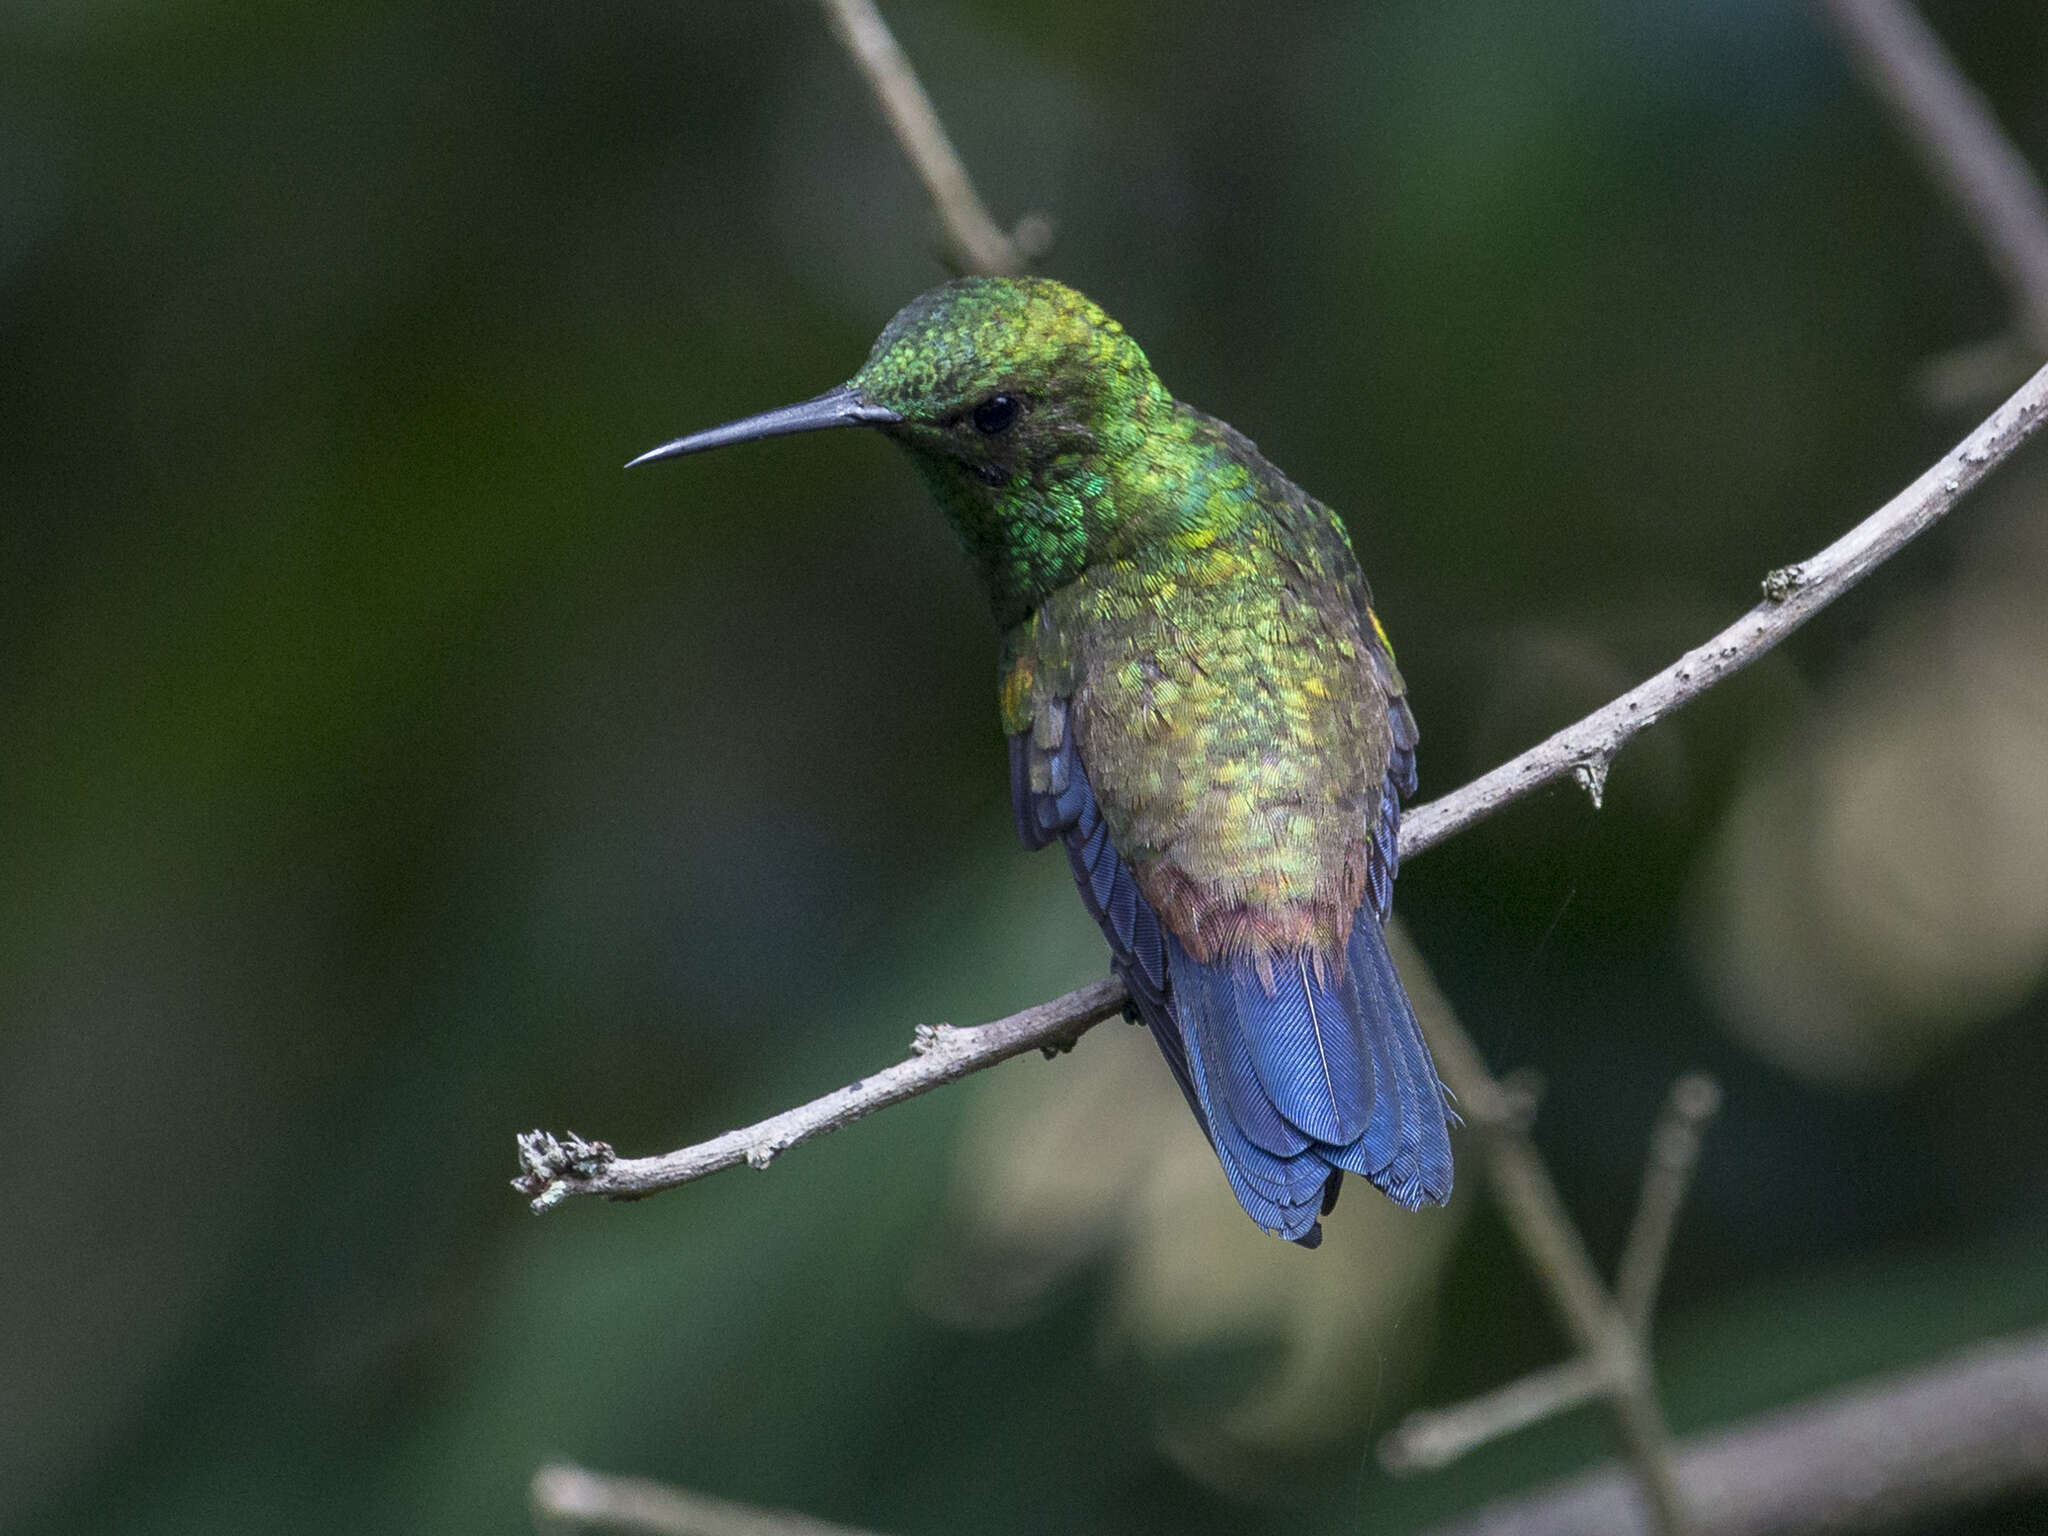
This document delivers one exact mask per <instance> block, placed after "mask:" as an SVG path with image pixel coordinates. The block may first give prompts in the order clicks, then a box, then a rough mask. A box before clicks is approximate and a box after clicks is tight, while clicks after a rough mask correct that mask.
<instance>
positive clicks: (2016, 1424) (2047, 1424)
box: [1432, 1333, 2048, 1536]
mask: <svg viewBox="0 0 2048 1536" xmlns="http://www.w3.org/2000/svg"><path fill="white" fill-rule="evenodd" d="M1677 1451H1678V1459H1677V1466H1678V1481H1679V1486H1680V1487H1681V1488H1682V1489H1683V1491H1684V1494H1685V1497H1686V1500H1687V1503H1688V1507H1689V1509H1690V1511H1691V1513H1692V1515H1693V1518H1694V1520H1695V1521H1696V1522H1697V1524H1696V1529H1697V1531H1698V1533H1699V1536H1838V1533H1845V1532H1854V1531H1878V1530H1894V1529H1898V1528H1901V1527H1912V1526H1914V1525H1915V1523H1916V1522H1932V1521H1938V1520H1942V1519H1952V1518H1955V1517H1958V1516H1961V1515H1963V1514H1965V1513H1966V1512H1968V1511H1970V1510H1973V1509H1981V1508H1983V1507H1984V1506H1986V1505H1990V1504H1995V1503H1996V1502H1997V1501H1999V1500H2001V1499H2009V1498H2012V1497H2014V1496H2015V1495H2019V1494H2023V1493H2027V1492H2030V1491H2033V1490H2038V1489H2041V1488H2044V1487H2048V1333H2031V1334H2025V1335H2020V1336H2016V1337H2013V1338H2007V1339H2000V1340H1996V1341H1994V1342H1991V1343H1988V1344H1983V1345H1980V1346H1977V1347H1974V1348H1972V1349H1969V1350H1967V1351H1964V1352H1962V1353H1960V1354H1958V1355H1956V1356H1955V1357H1953V1358H1951V1359H1949V1360H1945V1361H1942V1362H1941V1363H1939V1364H1937V1365H1934V1366H1930V1367H1928V1368H1926V1369H1924V1370H1918V1371H1913V1372H1909V1373H1905V1374H1902V1375H1899V1376H1897V1377H1894V1378H1892V1379H1889V1380H1884V1381H1873V1382H1864V1383H1859V1384H1858V1385H1856V1386H1854V1387H1851V1388H1848V1389H1847V1390H1844V1391H1840V1392H1832V1393H1829V1394H1827V1395H1825V1396H1823V1397H1820V1398H1817V1399H1815V1400H1814V1401H1812V1402H1808V1403H1802V1404H1799V1405H1797V1406H1795V1407H1792V1408H1788V1409H1785V1410H1782V1411H1780V1412H1777V1413H1772V1414H1769V1415H1766V1416H1764V1417H1762V1418H1760V1419H1758V1420H1756V1421H1754V1422H1751V1423H1746V1424H1742V1425H1739V1426H1737V1427H1735V1428H1734V1429H1729V1430H1722V1431H1719V1432H1717V1433H1714V1434H1708V1435H1699V1436H1696V1437H1694V1438H1691V1439H1688V1440H1685V1441H1682V1442H1680V1444H1679V1446H1678V1448H1677ZM1632 1481H1633V1479H1632V1476H1631V1475H1630V1474H1628V1473H1623V1472H1621V1471H1618V1470H1608V1471H1601V1472H1595V1473H1593V1474H1591V1475H1589V1476H1586V1477H1583V1478H1579V1479H1577V1480H1575V1481H1573V1482H1571V1483H1569V1484H1566V1485H1565V1486H1563V1487H1561V1488H1558V1489H1555V1490H1552V1491H1549V1492H1545V1493H1541V1494H1538V1495H1536V1496H1535V1497H1533V1498H1526V1499H1514V1500H1509V1501H1504V1502H1502V1503H1499V1504H1495V1505H1491V1506H1489V1507H1488V1508H1486V1509H1483V1510H1481V1511H1479V1512H1478V1513H1477V1514H1475V1515H1473V1516H1472V1517H1471V1518H1469V1519H1464V1520H1458V1521H1454V1522H1452V1523H1450V1524H1448V1525H1444V1526H1441V1527H1439V1528H1438V1529H1437V1530H1436V1531H1435V1532H1433V1533H1432V1536H1594V1533H1598V1536H1646V1533H1648V1532H1651V1531H1653V1530H1654V1529H1655V1527H1654V1526H1652V1525H1651V1524H1649V1523H1648V1522H1646V1521H1645V1520H1644V1518H1643V1516H1642V1513H1641V1512H1640V1510H1639V1509H1638V1508H1637V1506H1636V1504H1635V1501H1634V1498H1633V1497H1632V1494H1633V1489H1632V1487H1631V1483H1632ZM2012 1529H2018V1527H2012Z"/></svg>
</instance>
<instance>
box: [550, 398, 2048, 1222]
mask: <svg viewBox="0 0 2048 1536" xmlns="http://www.w3.org/2000/svg"><path fill="white" fill-rule="evenodd" d="M2044 410H2048V368H2044V369H2042V370H2041V371H2040V372H2038V373H2036V374H2035V375H2034V376H2033V377H2032V378H2031V379H2029V380H2028V381H2027V382H2026V383H2025V384H2024V385H2022V386H2021V387H2020V389H2019V392H2018V393H2016V394H2015V395H2013V397H2012V398H2011V399H2010V400H2008V401H2006V402H2005V404H2003V405H2001V406H2000V407H1999V408H1998V409H1997V410H1996V411H1994V412H1992V413H1991V415H1990V416H1989V417H1988V418H1986V420H1985V421H1984V422H1983V424H1982V425H1980V426H1979V427H1978V428H1977V429H1976V430H1975V431H1974V432H1972V433H1970V435H1969V436H1968V437H1966V438H1964V439H1963V440H1962V442H1960V443H1959V444H1957V445H1956V447H1955V448H1953V449H1952V450H1950V451H1949V452H1948V453H1946V454H1944V455H1943V456H1942V458H1941V459H1940V461H1939V462H1937V463H1936V464H1935V465H1934V467H1933V468H1931V469H1929V470H1928V471H1927V472H1926V473H1925V474H1923V475H1921V476H1920V478H1919V479H1917V480H1915V481H1914V482H1913V483H1912V484H1911V485H1910V486H1908V487H1907V488H1906V489H1905V490H1903V491H1901V492H1900V493H1899V494H1898V495H1897V496H1895V497H1893V498H1892V499H1891V500H1890V501H1888V502H1886V503H1885V505H1884V506H1883V507H1881V508H1879V509H1878V510H1877V511H1876V512H1874V513H1872V514H1871V515H1870V516H1869V517H1867V518H1865V519H1864V520H1863V521H1862V522H1860V523H1858V524H1857V525H1856V526H1855V527H1854V528H1852V529H1850V530H1849V532H1848V533H1846V534H1844V535H1843V536H1842V537H1841V538H1839V539H1837V540H1836V541H1835V542H1834V543H1832V544H1830V545H1829V546H1828V547H1827V548H1826V549H1824V550H1822V551H1821V552H1820V553H1819V554H1817V555H1815V556H1814V557H1813V558H1812V559H1811V560H1808V561H1806V562H1804V563H1803V564H1800V565H1794V566H1787V567H1785V568H1783V569H1781V570H1777V571H1773V572H1772V573H1771V574H1770V576H1768V577H1767V578H1766V579H1765V583H1764V587H1765V593H1766V596H1765V599H1764V601H1763V602H1761V603H1760V604H1758V605H1757V606H1756V607H1755V608H1753V609H1751V610H1750V611H1749V612H1748V613H1746V614H1744V615H1743V616H1742V617H1741V618H1740V619H1738V620H1737V621H1736V622H1735V623H1734V624H1732V625H1730V626H1729V627H1728V628H1727V629H1725V630H1723V631H1722V632H1721V633H1720V634H1718V635H1716V636H1715V637H1714V638H1713V639H1711V640H1709V641H1708V642H1707V643H1706V644H1705V645H1702V646H1698V647H1695V648H1694V649H1693V650H1690V651H1687V652H1686V653H1685V654H1684V655H1683V656H1681V657H1679V658H1678V660H1677V661H1675V662H1673V663H1672V664H1671V665H1670V666H1668V667H1666V668H1665V669H1664V670H1663V671H1661V672H1659V673H1658V674H1657V675H1656V676H1654V677H1652V678H1651V679H1649V681H1647V682H1645V683H1643V684H1641V685H1640V686H1638V687H1636V688H1633V689H1631V690H1629V692H1627V693H1625V694H1623V695H1622V696H1621V697H1620V698H1618V699H1616V700H1615V701H1614V702H1613V703H1611V704H1608V705H1606V706H1605V707H1603V708H1601V709H1598V710H1595V711H1594V712H1593V713H1592V714H1590V715H1588V716H1587V717H1586V718H1585V719H1583V720H1581V721H1579V722H1578V723H1577V724H1576V725H1571V726H1567V727H1566V728H1565V729H1564V730H1562V731H1559V732H1558V733H1557V734H1556V735H1554V736H1552V737H1551V738H1550V739H1549V740H1547V741H1544V742H1542V743H1540V744H1538V745H1537V746H1535V747H1532V748H1530V749H1529V750H1528V751H1527V752H1524V753H1523V754H1522V755H1521V756H1519V757H1517V758H1514V759H1512V760H1511V761H1509V762H1507V763H1504V764H1502V765H1501V766H1500V767H1498V768H1496V769H1494V770H1493V771H1492V772H1491V773H1488V774H1485V775H1483V776H1482V777H1480V778H1477V779H1474V780H1473V781H1472V782H1471V783H1469V784H1467V785H1465V786H1464V787H1463V788H1462V789H1458V790H1454V791H1452V792H1451V793H1450V794H1448V795H1446V796H1444V797H1443V798H1442V799H1441V800H1433V801H1431V802H1429V803H1428V804H1427V805H1422V806H1418V807H1416V808H1414V809H1412V810H1410V811H1409V812H1408V813H1407V814H1406V816H1405V817H1404V818H1403V819H1402V825H1401V854H1402V857H1404V858H1412V857H1414V856H1415V855H1416V854H1418V853H1421V852H1422V851H1423V850H1425V849H1428V848H1433V847H1435V846H1436V845H1437V844H1438V843H1440V842H1442V841H1443V840H1444V839H1445V838H1447V837H1449V836H1451V835H1452V834H1453V833H1456V832H1459V831H1462V830H1464V829H1465V828H1466V827H1469V826H1471V825H1472V824H1473V823H1474V822H1478V821H1482V820H1484V819H1485V818H1486V817H1488V816H1491V815H1493V814H1494V813H1495V812H1496V811H1499V810H1500V809H1502V808H1503V807H1505V806H1508V805H1511V804H1513V803H1514V802H1515V801H1517V800H1519V799H1521V798H1522V797H1523V796H1525V795H1528V794H1531V793H1533V792H1534V791H1535V790H1537V789H1539V788H1541V787H1543V786H1544V785H1547V784H1552V783H1555V782H1556V781H1558V780H1559V779H1562V778H1565V777H1567V776H1569V775H1571V774H1572V773H1574V771H1576V770H1578V769H1580V768H1582V767H1584V766H1586V765H1592V764H1597V765H1599V768H1600V772H1601V774H1602V776H1604V774H1605V771H1606V765H1607V764H1609V763H1611V762H1612V761H1613V758H1614V755H1615V754H1616V753H1617V752H1619V751H1620V750H1621V749H1622V747H1623V746H1624V745H1626V744H1627V743H1628V741H1629V740H1630V739H1631V738H1633V737H1634V736H1635V735H1636V733H1637V732H1639V731H1641V730H1643V729H1645V728H1646V727H1648V726H1649V725H1650V724H1652V723H1653V722H1655V721H1657V720H1660V719H1662V718H1663V717H1664V716H1666V715H1668V714H1670V713H1671V712H1672V711H1673V710H1676V709H1678V708H1680V707H1681V706H1682V705H1685V704H1687V703H1690V702H1691V701H1692V700H1693V699H1695V698H1697V697H1699V695H1701V694H1702V693H1705V692H1706V691H1707V690H1708V689H1709V688H1712V687H1714V686H1715V685H1716V684H1718V683H1720V682H1722V681H1724V680H1725V679H1727V678H1729V677H1731V676H1733V675H1734V674H1735V673H1736V672H1739V671H1740V670H1741V669H1742V668H1743V667H1745V666H1747V665H1749V663H1751V662H1752V661H1754V660H1756V659H1757V657H1759V656H1761V655H1763V654H1764V653H1765V652H1766V651H1768V650H1770V649H1771V648H1772V647H1773V646H1775V645H1777V644H1778V642H1779V641H1781V640H1783V639H1784V638H1785V637H1786V636H1787V635H1789V634H1791V633H1792V631H1793V630H1795V629H1797V628H1799V626H1800V625H1802V624H1804V623H1805V622H1806V621H1807V620H1808V619H1810V618H1812V617H1813V616H1814V615H1815V614H1817V613H1819V612H1820V611H1821V609H1823V608H1825V607H1826V606H1827V605H1828V604H1829V603H1831V602H1833V601H1834V600H1835V599H1836V598H1838V597H1840V596H1841V595H1842V594H1843V593H1844V592H1846V591H1848V590H1849V589H1850V588H1851V587H1853V586H1854V585H1855V584H1856V583H1857V582H1859V581H1861V580H1862V579H1863V578H1864V577H1865V576H1867V575H1869V574H1870V572H1871V571H1873V570H1875V569H1876V568H1877V567H1878V566H1879V565H1880V564H1882V563H1883V562H1884V561H1885V560H1887V559H1889V558H1890V557H1891V556H1892V555H1894V554H1896V553H1898V551H1899V550H1900V549H1902V548H1904V547H1905V545H1906V544H1907V543H1908V542H1909V541H1910V540H1911V539H1913V538H1914V537H1915V536H1916V535H1918V534H1920V533H1923V532H1925V531H1926V530H1927V529H1928V528H1930V527H1932V526H1933V524H1934V523H1936V522H1937V521H1939V520H1940V518H1941V517H1942V516H1943V515H1944V514H1946V513H1947V512H1948V511H1949V509H1950V508H1951V507H1953V506H1954V505H1955V504H1956V503H1957V502H1958V501H1959V500H1961V498H1962V497H1963V496H1964V495H1965V494H1966V493H1967V492H1968V491H1969V490H1970V489H1971V488H1972V487H1973V486H1975V485H1976V484H1977V482H1978V481H1979V480H1981V479H1983V478H1984V476H1985V475H1987V474H1989V473H1990V472H1991V471H1992V470H1993V469H1994V468H1996V467H1997V466H1998V465H2000V464H2002V463H2004V462H2005V460H2006V459H2007V458H2009V457H2011V455H2012V454H2013V452H2014V451H2015V450H2017V449H2018V448H2019V446H2020V445H2021V444H2022V443H2024V442H2025V441H2026V440H2027V439H2028V438H2029V437H2031V436H2032V435H2033V434H2034V432H2035V430H2036V429H2037V428H2038V427H2039V426H2040V425H2041V421H2042V418H2043V413H2044ZM1124 1001H1125V998H1124V992H1123V988H1122V987H1121V985H1119V984H1118V983H1116V982H1114V981H1099V982H1096V983H1094V984H1093V985H1091V986H1087V987H1083V988H1081V989H1080V990H1078V991H1075V992H1069V993H1067V994H1066V995H1065V996H1064V997H1058V998H1054V999H1053V1000H1052V1001H1051V1002H1047V1003H1040V1004H1039V1005H1037V1006H1036V1007H1033V1008H1026V1009H1025V1010H1023V1011H1022V1012H1021V1013H1014V1014H1011V1015H1009V1016H1008V1017H1007V1018H1003V1019H998V1020H996V1021H995V1022H994V1023H992V1024H983V1025H981V1026H979V1027H978V1028H973V1029H951V1028H948V1027H947V1026H945V1025H939V1026H935V1027H934V1028H932V1029H931V1030H930V1031H929V1034H928V1037H927V1036H926V1035H925V1034H924V1033H923V1032H921V1035H920V1043H921V1044H924V1046H925V1048H924V1049H922V1050H921V1051H919V1052H918V1053H917V1054H915V1055H913V1056H912V1057H911V1058H910V1059H909V1060H907V1061H902V1062H899V1063H897V1064H896V1065H895V1066H892V1067H888V1068H885V1069H884V1070H882V1071H880V1072H878V1073H876V1074H875V1075H874V1076H872V1077H868V1078H865V1079H863V1080H861V1081H860V1082H857V1083H853V1084H850V1085H848V1086H847V1087H844V1088H840V1089H838V1090H836V1091H834V1092H832V1093H829V1094H827V1095H825V1096H824V1097H823V1098H820V1099H814V1100H812V1101H811V1102H810V1103H809V1104H805V1105H801V1106H799V1107H798V1108H796V1109H792V1110H787V1111H785V1112H784V1113H782V1114H779V1115H776V1116H773V1117H772V1118H770V1119H767V1120H763V1121H761V1122H760V1123H759V1124H758V1125H752V1126H748V1127H746V1128H745V1129H742V1130H737V1131H729V1132H727V1133H726V1134H725V1135H723V1136H720V1137H718V1138H716V1139H715V1140H712V1141H708V1142H704V1143H702V1144H701V1145H698V1146H694V1147H684V1148H682V1149H681V1150H680V1151H676V1152H670V1153H667V1154H665V1155H663V1156H659V1157H645V1158H621V1157H617V1156H615V1155H614V1154H613V1153H612V1152H611V1149H610V1148H608V1147H604V1146H603V1144H602V1143H580V1144H572V1145H571V1146H569V1147H564V1146H562V1145H561V1144H560V1143H559V1142H556V1141H555V1139H554V1138H553V1137H550V1136H546V1135H544V1134H543V1133H541V1132H538V1131H536V1132H533V1133H531V1134H529V1135H527V1136H522V1137H521V1138H520V1164H521V1167H522V1169H523V1170H524V1171H523V1172H522V1173H521V1175H520V1177H519V1178H518V1179H515V1180H514V1181H513V1184H514V1187H515V1188H517V1189H519V1190H520V1191H521V1192H522V1193H524V1194H526V1195H527V1196H528V1197H529V1198H531V1199H532V1201H533V1206H534V1209H535V1210H536V1211H542V1210H546V1209H547V1208H548V1207H549V1206H551V1205H554V1204H556V1203H557V1202H559V1201H561V1200H563V1199H565V1198H567V1197H569V1196H571V1195H603V1196H608V1197H610V1198H613V1199H619V1198H629V1199H630V1198H635V1197H638V1196H641V1195H650V1194H653V1193H655V1192H656V1191H659V1190H663V1189H672V1188H674V1187H675V1186H677V1185H679V1184H687V1183H689V1182H691V1181H692V1180H693V1179H700V1178H702V1177H704V1175H706V1174H708V1173H716V1172H718V1171H719V1170H721V1169H725V1168H731V1167H734V1166H736V1165H738V1164H740V1163H751V1164H752V1165H753V1166H755V1167H757V1168H759V1167H766V1166H767V1164H768V1162H769V1161H770V1160H771V1159H773V1158H774V1157H775V1155H776V1154H777V1153H779V1152H781V1151H782V1150H784V1149H785V1148H787V1147H793V1146H795V1145H796V1144H797V1143H799V1142H803V1141H809V1140H810V1139H811V1138H812V1137H814V1136H821V1135H823V1134H824V1133H825V1132H827V1131H833V1130H837V1129H838V1128H839V1127H840V1126H842V1125H847V1124H850V1123H851V1122H853V1121H855V1120H858V1119H860V1118H861V1117H862V1116H863V1115H870V1114H873V1113H874V1112H875V1111H876V1110H878V1109H884V1108H887V1107H888V1106H889V1105H891V1104H896V1103H900V1102H901V1101H902V1100H904V1099H907V1098H912V1097H914V1096H916V1095H917V1094H920V1093H925V1092H928V1091H930V1090H931V1089H933V1088H936V1087H938V1086H940V1085H941V1084H943V1083H950V1082H953V1081H955V1080H956V1079H958V1078H961V1077H965V1076H966V1075H967V1074H968V1073H970V1072H976V1071H979V1070H980V1069H981V1068H983V1067H989V1066H994V1065H995V1064H996V1063H997V1062H999V1061H1005V1060H1007V1059H1009V1058H1010V1057H1012V1056H1017V1055H1021V1054H1023V1053H1024V1052H1025V1051H1029V1050H1032V1049H1034V1048H1044V1047H1047V1046H1059V1045H1065V1044H1069V1043H1071V1042H1072V1041H1073V1040H1074V1039H1076V1038H1077V1037H1078V1036H1079V1035H1080V1034H1081V1033H1082V1032H1083V1031H1085V1030H1087V1029H1089V1028H1091V1027H1092V1026H1094V1025H1096V1024H1099V1023H1101V1022H1102V1020H1104V1019H1106V1018H1109V1017H1111V1016H1112V1015H1113V1014H1115V1013H1117V1012H1118V1011H1119V1010H1120V1009H1121V1008H1122V1007H1123V1005H1124ZM1475 1060H1476V1058H1475ZM1452 1086H1453V1087H1454V1088H1458V1090H1459V1091H1460V1092H1461V1093H1462V1092H1464V1089H1463V1087H1462V1086H1460V1085H1459V1084H1458V1083H1456V1082H1453V1083H1452ZM578 1146H580V1147H581V1149H582V1150H581V1151H580V1152H579V1151H578V1150H577V1147H578Z"/></svg>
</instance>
